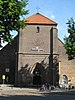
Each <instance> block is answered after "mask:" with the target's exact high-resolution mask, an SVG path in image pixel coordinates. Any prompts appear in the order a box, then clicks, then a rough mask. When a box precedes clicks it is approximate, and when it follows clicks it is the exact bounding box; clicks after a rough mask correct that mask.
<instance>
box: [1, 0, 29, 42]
mask: <svg viewBox="0 0 75 100" xmlns="http://www.w3.org/2000/svg"><path fill="white" fill-rule="evenodd" d="M27 4H28V0H0V43H1V40H3V41H6V42H9V43H10V42H11V40H12V35H11V34H10V31H13V30H15V31H19V29H20V28H23V27H24V26H25V20H21V18H22V17H23V16H24V15H26V14H28V10H26V6H27Z"/></svg>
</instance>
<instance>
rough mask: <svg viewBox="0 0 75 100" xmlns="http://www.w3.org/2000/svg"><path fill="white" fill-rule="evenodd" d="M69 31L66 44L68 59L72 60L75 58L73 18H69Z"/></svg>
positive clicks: (74, 24)
mask: <svg viewBox="0 0 75 100" xmlns="http://www.w3.org/2000/svg"><path fill="white" fill-rule="evenodd" d="M67 24H68V33H69V36H68V37H65V38H64V46H65V49H66V53H67V54H68V59H69V60H72V59H74V58H75V22H74V19H73V18H71V19H70V20H68V23H67Z"/></svg>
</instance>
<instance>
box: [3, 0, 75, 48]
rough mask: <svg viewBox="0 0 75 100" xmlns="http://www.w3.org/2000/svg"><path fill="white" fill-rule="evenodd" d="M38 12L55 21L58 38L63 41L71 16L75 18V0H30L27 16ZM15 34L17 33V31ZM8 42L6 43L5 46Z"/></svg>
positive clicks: (66, 34)
mask: <svg viewBox="0 0 75 100" xmlns="http://www.w3.org/2000/svg"><path fill="white" fill-rule="evenodd" d="M37 8H39V10H38V12H39V13H40V14H42V15H44V16H46V17H48V18H49V19H52V20H53V21H55V22H56V23H57V24H58V26H57V28H58V38H59V39H60V40H61V41H62V42H64V41H63V38H64V36H68V35H69V34H68V32H67V24H66V23H67V22H68V19H70V18H71V17H73V18H74V20H75V0H28V5H27V6H26V10H29V14H28V15H26V16H25V18H27V17H29V16H31V15H33V14H36V13H37ZM12 33H14V36H15V35H16V34H17V33H15V32H12ZM6 44H7V43H4V44H3V46H5V45H6Z"/></svg>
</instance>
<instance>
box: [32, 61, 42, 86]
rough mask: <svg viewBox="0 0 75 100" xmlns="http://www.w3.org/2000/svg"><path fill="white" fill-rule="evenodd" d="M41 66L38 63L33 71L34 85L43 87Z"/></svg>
mask: <svg viewBox="0 0 75 100" xmlns="http://www.w3.org/2000/svg"><path fill="white" fill-rule="evenodd" d="M41 66H42V65H41V64H39V63H37V64H36V66H35V69H34V71H33V85H41V75H42V72H41V69H40V68H41Z"/></svg>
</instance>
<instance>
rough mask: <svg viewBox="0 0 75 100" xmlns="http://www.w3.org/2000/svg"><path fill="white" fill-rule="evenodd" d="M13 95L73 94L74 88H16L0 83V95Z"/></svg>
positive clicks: (74, 92) (74, 93)
mask: <svg viewBox="0 0 75 100" xmlns="http://www.w3.org/2000/svg"><path fill="white" fill-rule="evenodd" d="M13 95H21V96H25V95H26V96H30V95H32V96H44V95H75V89H72V90H68V91H66V90H61V89H58V88H57V89H55V90H49V91H47V90H46V91H40V89H37V88H18V87H11V86H9V85H5V84H2V85H0V96H13Z"/></svg>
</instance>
